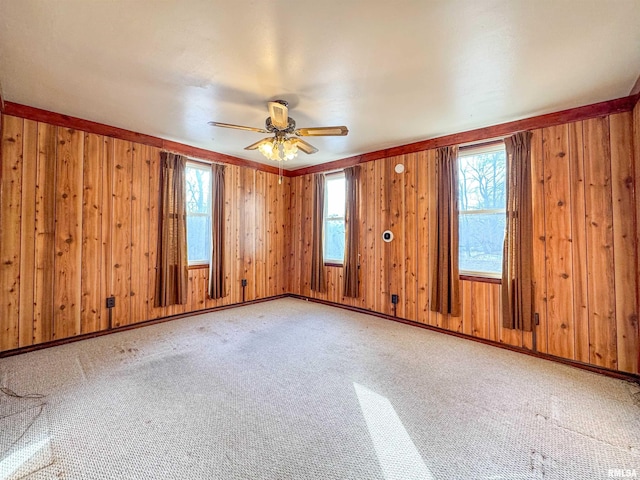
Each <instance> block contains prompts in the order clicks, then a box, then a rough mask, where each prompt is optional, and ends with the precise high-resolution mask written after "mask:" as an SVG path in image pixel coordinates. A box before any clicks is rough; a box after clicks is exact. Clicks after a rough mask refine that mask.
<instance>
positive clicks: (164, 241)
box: [155, 152, 189, 307]
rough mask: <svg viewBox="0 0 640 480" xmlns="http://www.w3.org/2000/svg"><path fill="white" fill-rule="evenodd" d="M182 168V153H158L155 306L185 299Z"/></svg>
mask: <svg viewBox="0 0 640 480" xmlns="http://www.w3.org/2000/svg"><path fill="white" fill-rule="evenodd" d="M185 168H186V158H185V157H183V156H181V155H176V154H173V153H169V152H161V153H160V204H159V208H158V215H159V221H158V253H157V264H156V285H155V287H156V300H155V306H156V307H166V306H169V305H176V304H184V303H186V302H187V286H188V283H189V271H188V264H187V208H186V198H185V194H186V192H185V190H186V186H185Z"/></svg>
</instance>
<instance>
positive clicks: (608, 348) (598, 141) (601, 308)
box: [583, 117, 617, 369]
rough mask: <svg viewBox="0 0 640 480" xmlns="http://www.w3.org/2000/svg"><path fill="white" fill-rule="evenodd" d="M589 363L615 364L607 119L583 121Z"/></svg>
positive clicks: (608, 365) (614, 311) (613, 365)
mask: <svg viewBox="0 0 640 480" xmlns="http://www.w3.org/2000/svg"><path fill="white" fill-rule="evenodd" d="M583 135H584V166H585V168H584V170H585V172H584V173H585V198H586V214H587V262H588V265H589V274H588V282H589V285H588V295H589V337H590V338H589V344H590V349H591V354H590V356H589V358H590V363H593V364H595V365H601V366H603V367H607V368H613V369H616V368H617V338H616V330H615V329H616V305H615V278H614V266H615V264H614V259H613V251H612V250H613V220H612V219H613V212H612V205H611V203H612V199H611V160H610V159H611V153H610V144H609V119H608V118H606V117H600V118H594V119H591V120H585V121H584V122H583Z"/></svg>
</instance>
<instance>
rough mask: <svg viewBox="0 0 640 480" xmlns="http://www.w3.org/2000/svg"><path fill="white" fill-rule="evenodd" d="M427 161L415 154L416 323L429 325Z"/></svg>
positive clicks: (423, 155)
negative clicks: (416, 193) (416, 192)
mask: <svg viewBox="0 0 640 480" xmlns="http://www.w3.org/2000/svg"><path fill="white" fill-rule="evenodd" d="M428 161H429V159H428V157H427V154H426V152H419V153H418V154H417V161H416V163H417V165H416V177H417V178H416V185H417V190H418V195H417V197H418V198H417V217H418V225H417V241H416V243H417V249H418V255H417V262H418V265H417V276H418V292H417V295H418V305H417V315H418V321H419V322H421V323H429V295H430V292H429V275H430V271H429V253H428V252H429V251H430V250H429V249H430V247H429V178H428V166H427V162H428ZM463 299H464V293H463Z"/></svg>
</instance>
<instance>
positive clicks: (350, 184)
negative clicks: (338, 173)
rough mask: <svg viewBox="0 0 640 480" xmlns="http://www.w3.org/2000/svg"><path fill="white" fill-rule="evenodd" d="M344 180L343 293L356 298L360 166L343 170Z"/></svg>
mask: <svg viewBox="0 0 640 480" xmlns="http://www.w3.org/2000/svg"><path fill="white" fill-rule="evenodd" d="M344 178H345V189H346V192H345V194H346V195H345V199H346V202H345V244H344V275H343V291H344V296H345V297H352V298H357V297H358V293H359V292H358V290H359V289H358V262H359V255H358V242H359V237H360V219H359V218H358V208H359V207H360V166H359V165H356V166H355V167H349V168H345V169H344Z"/></svg>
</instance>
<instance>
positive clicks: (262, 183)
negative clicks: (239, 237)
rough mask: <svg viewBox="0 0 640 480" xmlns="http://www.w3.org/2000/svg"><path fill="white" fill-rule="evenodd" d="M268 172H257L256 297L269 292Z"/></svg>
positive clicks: (262, 296)
mask: <svg viewBox="0 0 640 480" xmlns="http://www.w3.org/2000/svg"><path fill="white" fill-rule="evenodd" d="M266 177H267V174H266V173H265V172H259V171H256V172H255V199H254V201H255V212H256V213H255V218H256V223H255V231H254V238H255V263H254V264H255V279H256V286H255V293H254V298H264V297H266V296H268V294H267V272H266V258H267V252H266V249H267V245H266V240H267V239H266V234H267V231H268V229H269V227H268V222H269V214H268V206H267V200H266V198H267V183H266Z"/></svg>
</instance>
